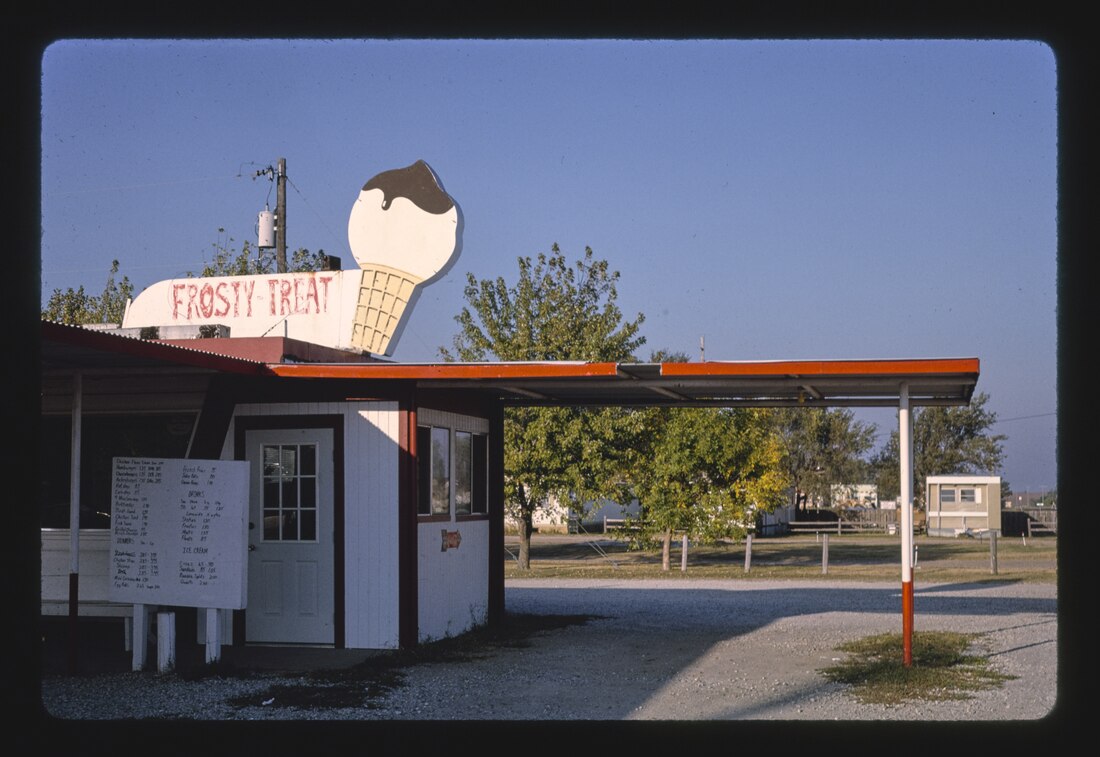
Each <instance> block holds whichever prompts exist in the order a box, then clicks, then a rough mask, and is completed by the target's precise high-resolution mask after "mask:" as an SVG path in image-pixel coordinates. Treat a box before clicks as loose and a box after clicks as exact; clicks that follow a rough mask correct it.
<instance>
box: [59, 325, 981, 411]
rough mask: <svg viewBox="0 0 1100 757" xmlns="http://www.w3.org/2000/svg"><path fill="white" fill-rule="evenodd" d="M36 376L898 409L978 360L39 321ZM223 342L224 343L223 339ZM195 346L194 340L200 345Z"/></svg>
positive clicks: (956, 387)
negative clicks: (491, 354)
mask: <svg viewBox="0 0 1100 757" xmlns="http://www.w3.org/2000/svg"><path fill="white" fill-rule="evenodd" d="M41 335H42V340H41V345H40V350H41V355H40V359H41V368H42V371H43V373H44V374H45V373H55V372H66V371H77V370H79V371H84V372H87V371H93V372H94V371H100V370H102V371H120V370H154V369H167V370H172V371H177V372H178V371H188V370H194V371H202V372H215V373H233V374H244V375H253V376H273V377H281V378H285V379H288V380H290V379H293V380H299V379H314V380H315V379H350V380H365V381H372V382H373V381H383V382H395V383H407V384H411V385H413V386H415V387H416V388H418V389H429V390H430V389H440V390H461V391H465V392H471V393H475V394H478V395H480V396H483V397H486V396H487V397H490V398H492V399H494V400H496V401H499V402H502V403H504V404H507V405H533V406H566V405H573V406H606V405H617V406H627V407H629V406H684V407H782V406H808V407H826V406H831V407H837V406H849V407H897V406H898V402H899V401H900V397H901V388H902V386H903V385H905V386H907V387H908V393H909V402H910V403H911V404H912V405H965V404H967V403H969V402H970V398H971V396H972V395H973V393H974V388H975V386H976V384H977V382H978V376H979V373H980V371H979V361H978V358H974V357H967V358H905V359H881V360H747V361H726V360H717V361H706V362H694V363H615V362H599V363H585V362H570V361H546V362H481V363H384V362H369V363H368V362H363V363H262V362H258V361H254V360H248V359H244V358H240V357H232V356H229V355H223V354H218V353H217V352H216V351H214V350H216V349H217V347H218V343H219V342H221V341H223V340H218V339H212V340H196V346H195V347H194V348H192V347H182V346H179V345H178V344H164V343H161V342H152V341H144V340H140V339H134V338H131V337H124V336H118V335H114V334H110V333H105V332H98V331H93V330H89V329H84V328H80V327H75V326H64V325H61V324H56V323H51V322H48V321H43V322H42V330H41ZM224 341H228V340H224ZM200 342H201V344H200Z"/></svg>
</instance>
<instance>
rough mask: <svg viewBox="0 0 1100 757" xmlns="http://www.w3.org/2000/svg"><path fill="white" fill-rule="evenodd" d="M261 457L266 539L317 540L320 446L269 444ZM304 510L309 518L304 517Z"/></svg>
mask: <svg viewBox="0 0 1100 757" xmlns="http://www.w3.org/2000/svg"><path fill="white" fill-rule="evenodd" d="M261 459H262V460H263V472H264V480H263V495H262V496H263V508H264V530H263V534H264V537H263V538H264V540H265V541H316V539H317V465H316V460H317V446H316V445H314V444H265V445H263V449H262V452H261ZM303 510H305V511H307V512H308V513H309V518H308V519H303V518H302V517H301V513H302V511H303ZM303 523H305V524H306V525H304V526H303Z"/></svg>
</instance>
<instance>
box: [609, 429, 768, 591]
mask: <svg viewBox="0 0 1100 757" xmlns="http://www.w3.org/2000/svg"><path fill="white" fill-rule="evenodd" d="M768 414H769V411H767V410H759V409H744V408H734V409H730V408H652V409H649V410H644V411H640V412H639V415H640V416H641V418H642V423H641V428H640V429H639V431H640V433H639V434H638V436H637V439H638V443H637V444H636V446H635V464H634V466H632V469H631V472H630V474H629V475H630V480H631V482H632V488H633V492H634V494H635V495H636V496H637V498H638V501H639V504H640V517H639V519H638V525H639V526H640V529H641V533H642V535H643V537H655V538H657V539H658V540H659V541H660V542H661V552H662V567H663V568H664V569H665V570H668V569H669V562H670V560H669V555H670V547H671V542H672V535H673V534H674V533H681V534H684V535H686V536H688V537H689V538H690V539H693V540H696V541H701V542H712V541H715V540H717V539H721V538H741V537H743V536H744V534H745V532H746V529H747V528H748V527H749V526H750V525H751V524H752V523H753V521H754V520H755V515H756V513H757V512H758V511H760V512H766V511H771V510H772V509H773V508H774V507H775V506H776V505H778V504H780V503H781V502H782V499H783V490H784V488H785V487H786V483H787V479H786V476H785V475H784V473H783V471H782V469H781V467H780V460H781V457H782V448H781V445H780V441H779V439H778V437H777V436H776V435H775V433H774V429H773V426H772V423H771V420H770V418H769V417H768Z"/></svg>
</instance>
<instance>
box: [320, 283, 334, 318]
mask: <svg viewBox="0 0 1100 757" xmlns="http://www.w3.org/2000/svg"><path fill="white" fill-rule="evenodd" d="M320 279H321V312H323V313H327V312H328V283H329V282H330V281H332V277H331V276H321V277H320Z"/></svg>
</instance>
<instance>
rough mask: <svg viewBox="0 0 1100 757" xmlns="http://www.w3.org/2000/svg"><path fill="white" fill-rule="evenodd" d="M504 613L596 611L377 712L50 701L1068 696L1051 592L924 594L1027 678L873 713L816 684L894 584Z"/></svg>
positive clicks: (499, 717)
mask: <svg viewBox="0 0 1100 757" xmlns="http://www.w3.org/2000/svg"><path fill="white" fill-rule="evenodd" d="M506 606H507V608H508V610H509V612H515V613H532V614H562V615H567V614H583V615H590V616H595V617H594V619H592V620H590V621H588V622H586V623H583V624H578V625H570V626H567V627H565V628H561V629H557V630H552V631H544V632H540V633H539V634H537V635H536V636H534V637H533V638H532V639H531V644H530V645H529V646H526V647H501V648H494V649H493V650H492V651H491V654H490V655H489V656H487V657H485V658H483V659H478V660H472V661H463V662H447V663H430V664H421V665H415V666H412V667H409V668H406V669H404V671H403V673H404V679H403V682H402V684H401V685H400V686H398V687H397V688H395V689H394V690H393V691H391V692H390V693H389V694H388V695H386V696H385V697H384V698H383V699H382V700H381V701H380V702H379V703H378V705H377V706H375V707H370V708H368V707H361V706H359V707H342V708H329V709H321V710H303V709H291V708H283V707H274V706H271V707H264V706H252V707H244V708H237V707H232V706H230V705H229V704H228V703H227V700H228V699H229V698H231V697H234V696H238V695H241V694H245V693H249V692H256V691H261V690H263V689H264V688H265V687H268V686H270V685H272V683H273V679H271V678H258V679H235V678H211V679H206V680H201V681H190V682H188V681H180V680H177V679H175V678H174V677H173V676H159V675H156V674H154V673H148V672H146V673H110V674H104V675H96V676H82V677H75V678H73V677H65V676H49V677H46V678H45V679H44V680H43V681H42V689H43V691H42V695H43V704H44V706H45V708H46V711H47V712H48V713H49V714H50V715H51V716H53V717H54V718H58V719H61V720H68V719H74V718H75V719H108V720H112V719H129V718H139V719H140V718H146V717H158V718H185V719H200V720H274V719H281V720H287V719H289V720H304V719H312V720H376V721H377V720H384V721H403V720H415V721H430V720H436V721H455V720H461V721H470V720H481V721H520V720H522V721H540V722H544V721H567V720H596V721H632V720H637V721H655V720H656V721H725V720H799V721H803V720H810V721H833V720H895V721H904V720H919V721H1004V720H1036V719H1042V718H1044V717H1045V716H1046V715H1047V714H1048V713H1050V712H1051V709H1052V708H1053V707H1054V705H1055V703H1056V698H1057V677H1058V654H1057V631H1058V615H1057V586H1056V585H1054V584H1023V583H1017V584H1013V583H993V584H989V583H983V584H977V583H975V584H944V585H919V584H918V586H917V590H916V598H915V607H916V619H915V625H916V630H917V631H921V630H942V631H958V632H979V633H982V634H984V635H983V637H982V642H981V644H982V647H983V648H984V650H985V651H986V652H987V653H988V654H989V655H990V656H991V659H992V661H993V665H994V667H995V669H996V670H999V671H1001V672H1003V673H1007V674H1010V675H1013V676H1017V678H1015V679H1013V680H1009V681H1008V682H1006V683H1005V684H1004V686H1003V687H1002V688H998V689H992V690H988V691H982V692H978V693H977V694H976V695H975V696H974V697H973V698H972V699H968V700H963V701H954V702H915V703H912V704H904V705H898V706H882V705H865V704H860V703H858V702H857V701H856V700H855V699H854V698H853V697H852V696H851V695H850V694H849V693H848V692H847V691H846V690H845V688H844V687H843V686H841V685H840V684H834V683H830V682H828V681H826V680H825V678H824V677H823V676H822V675H821V673H820V670H821V669H822V668H824V667H826V666H829V665H831V664H833V663H834V662H835V661H837V660H838V659H840V658H841V653H838V652H836V651H835V650H836V647H837V646H838V645H839V644H841V643H843V642H845V641H848V640H852V639H855V638H859V637H862V636H865V635H869V634H875V633H885V632H898V631H900V630H901V599H900V591H899V587H898V586H897V585H893V584H879V583H856V582H840V581H828V582H826V581H805V582H799V581H766V580H751V581H748V580H698V579H697V580H690V579H687V580H675V581H670V580H656V581H652V580H582V579H517V580H509V581H508V582H507V586H506ZM288 680H291V681H293V679H288Z"/></svg>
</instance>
